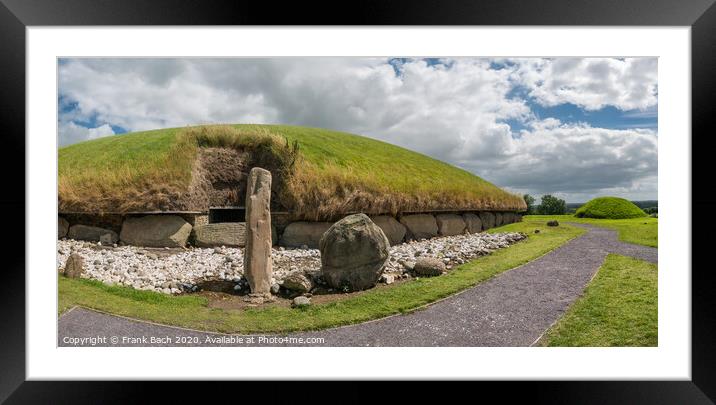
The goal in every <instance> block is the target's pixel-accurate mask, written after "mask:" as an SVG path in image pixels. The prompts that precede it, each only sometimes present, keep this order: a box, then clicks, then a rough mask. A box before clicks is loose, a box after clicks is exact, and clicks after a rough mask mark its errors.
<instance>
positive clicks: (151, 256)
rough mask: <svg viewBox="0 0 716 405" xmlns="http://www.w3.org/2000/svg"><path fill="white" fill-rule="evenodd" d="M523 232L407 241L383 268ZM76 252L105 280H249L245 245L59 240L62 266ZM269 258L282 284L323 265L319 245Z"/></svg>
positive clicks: (485, 248)
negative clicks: (138, 244)
mask: <svg viewBox="0 0 716 405" xmlns="http://www.w3.org/2000/svg"><path fill="white" fill-rule="evenodd" d="M524 238H525V236H524V235H522V234H520V233H495V234H487V233H478V234H468V235H458V236H446V237H438V238H432V239H429V240H422V241H414V242H408V243H403V244H400V245H396V246H393V247H391V249H390V259H389V261H388V263H387V264H386V268H385V270H384V272H385V274H391V275H393V276H394V277H395V278H399V277H402V276H403V275H404V274H405V273H406V271H407V270H408V269H410V268H412V266H413V264H414V263H415V260H416V259H417V258H418V257H434V258H438V259H440V260H442V261H443V262H444V263H445V265H446V267H447V268H448V269H450V268H452V267H454V266H456V265H460V264H463V263H465V262H467V261H469V260H471V259H474V258H476V257H478V256H482V255H486V254H490V253H491V252H493V251H495V250H497V249H501V248H505V247H507V246H509V245H511V244H513V243H515V242H518V241H520V240H522V239H524ZM73 252H74V253H79V254H80V255H81V256H82V258H83V259H84V264H85V274H84V276H83V277H85V278H90V279H95V280H99V281H102V282H104V283H107V284H121V285H126V286H131V287H133V288H136V289H139V290H152V291H158V292H163V293H167V294H179V293H182V292H190V291H197V290H198V288H199V287H198V284H199V283H202V282H205V281H212V280H226V281H231V282H234V283H236V284H237V285H238V286H239V287H241V286H245V285H246V283H245V279H243V275H244V269H243V261H244V256H243V249H242V248H227V247H220V248H211V249H201V248H189V249H150V248H141V247H134V246H118V247H114V246H102V245H99V244H96V243H91V242H83V241H77V240H71V239H63V240H59V241H58V242H57V268H58V269H61V268H63V267H64V265H65V262H66V261H67V258H68V257H69V255H70V254H71V253H73ZM271 258H272V260H273V280H272V284H273V283H278V284H280V283H281V281H282V280H283V279H284V278H286V277H287V276H288V275H289V274H292V273H295V272H304V273H307V274H309V275H312V276H313V277H314V278H315V277H318V274H319V272H320V269H321V255H320V252H319V251H318V250H317V249H285V248H282V247H280V248H274V249H273V250H272V254H271ZM406 276H407V275H406ZM237 288H238V287H237Z"/></svg>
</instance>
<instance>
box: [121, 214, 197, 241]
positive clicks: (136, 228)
mask: <svg viewBox="0 0 716 405" xmlns="http://www.w3.org/2000/svg"><path fill="white" fill-rule="evenodd" d="M190 233H191V225H190V224H189V223H188V222H186V221H185V220H184V218H182V217H180V216H177V215H147V216H143V217H128V218H127V219H125V220H124V222H123V223H122V231H121V232H120V233H119V238H120V239H121V240H122V242H124V243H126V244H128V245H135V246H148V247H183V246H184V245H186V241H187V240H188V239H189V234H190Z"/></svg>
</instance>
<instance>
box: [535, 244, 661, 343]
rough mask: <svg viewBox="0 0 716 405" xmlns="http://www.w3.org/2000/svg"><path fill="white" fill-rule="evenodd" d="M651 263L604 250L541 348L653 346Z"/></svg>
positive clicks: (655, 337) (654, 322)
mask: <svg viewBox="0 0 716 405" xmlns="http://www.w3.org/2000/svg"><path fill="white" fill-rule="evenodd" d="M657 278H658V276H657V265H656V264H652V263H649V262H645V261H642V260H637V259H634V258H630V257H625V256H620V255H614V254H610V255H608V256H607V259H606V261H605V262H604V264H603V265H602V267H601V268H600V269H599V272H598V273H597V275H596V277H595V278H594V280H592V282H591V283H590V284H589V286H587V289H586V290H585V291H584V295H583V296H582V297H581V298H580V299H578V300H577V301H576V302H575V303H574V304H573V305H572V306H571V308H570V309H569V310H568V311H567V313H566V314H565V315H564V317H563V318H562V319H560V320H559V321H558V322H557V323H556V324H555V325H554V326H553V327H552V328H551V329H550V330H549V331H548V332H547V333H546V334H545V336H544V337H543V338H542V339H541V340H540V343H539V344H540V345H543V346H592V347H594V346H657V345H658V336H659V334H658V330H659V328H658V293H657V285H658V283H657Z"/></svg>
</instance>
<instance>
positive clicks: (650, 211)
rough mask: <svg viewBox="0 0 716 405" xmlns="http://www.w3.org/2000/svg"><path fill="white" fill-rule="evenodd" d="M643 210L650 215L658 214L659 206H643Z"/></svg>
mask: <svg viewBox="0 0 716 405" xmlns="http://www.w3.org/2000/svg"><path fill="white" fill-rule="evenodd" d="M643 211H644V212H646V213H647V214H649V215H651V214H658V213H659V208H658V207H649V208H644V209H643Z"/></svg>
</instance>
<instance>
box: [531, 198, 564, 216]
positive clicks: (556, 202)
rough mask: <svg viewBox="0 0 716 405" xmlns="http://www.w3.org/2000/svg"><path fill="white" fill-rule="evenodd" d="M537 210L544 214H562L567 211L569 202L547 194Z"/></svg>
mask: <svg viewBox="0 0 716 405" xmlns="http://www.w3.org/2000/svg"><path fill="white" fill-rule="evenodd" d="M537 211H538V212H539V213H540V214H542V215H561V214H564V213H566V212H567V203H566V202H565V201H564V200H562V199H561V198H557V197H554V196H551V195H549V194H545V195H543V196H542V202H541V203H540V205H539V207H537Z"/></svg>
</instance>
